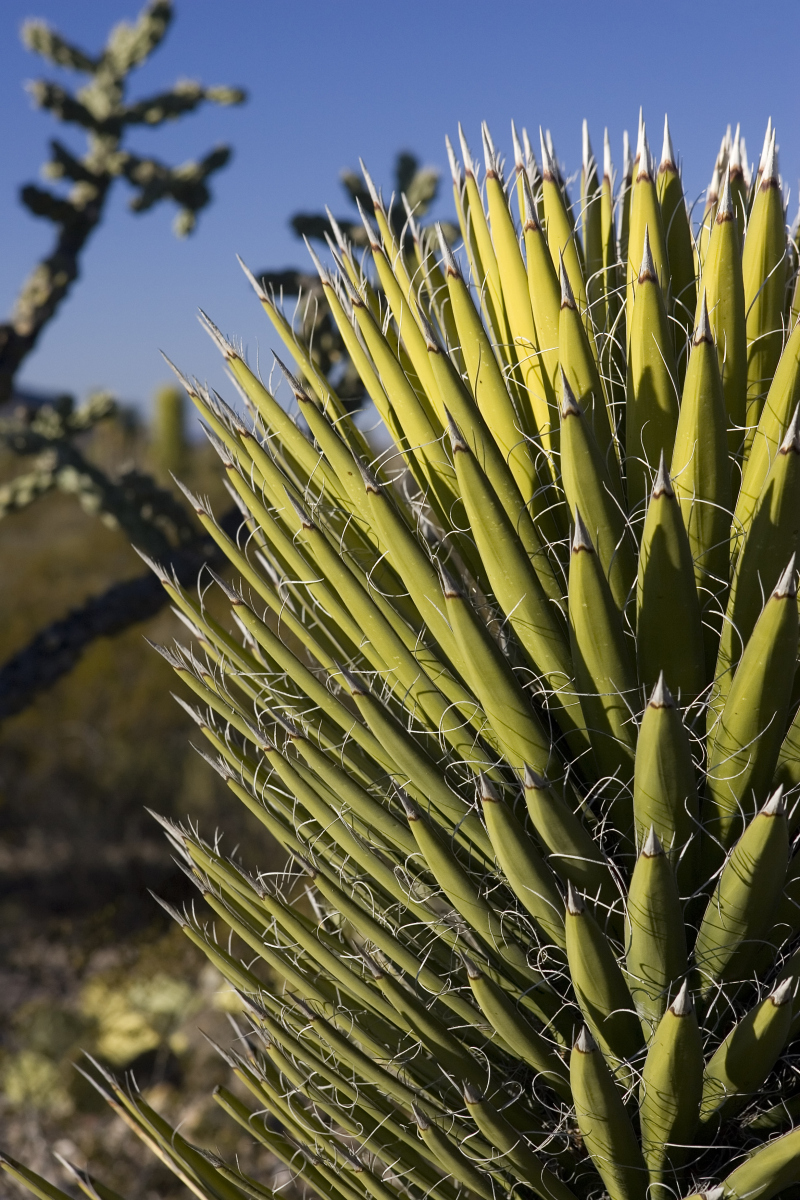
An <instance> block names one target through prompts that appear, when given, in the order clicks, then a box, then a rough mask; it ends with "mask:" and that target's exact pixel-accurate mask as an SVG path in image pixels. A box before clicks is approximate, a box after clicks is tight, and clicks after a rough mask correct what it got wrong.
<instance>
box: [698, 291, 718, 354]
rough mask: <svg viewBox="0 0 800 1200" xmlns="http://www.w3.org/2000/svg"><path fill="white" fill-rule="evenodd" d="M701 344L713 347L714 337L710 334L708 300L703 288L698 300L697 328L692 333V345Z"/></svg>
mask: <svg viewBox="0 0 800 1200" xmlns="http://www.w3.org/2000/svg"><path fill="white" fill-rule="evenodd" d="M701 342H708V344H709V345H710V346H713V345H714V335H713V334H712V332H711V322H710V321H709V319H708V299H707V297H706V290H705V288H703V295H702V297H701V300H700V320H699V321H698V322H697V328H696V329H695V331H694V345H695V346H699V345H700V343H701Z"/></svg>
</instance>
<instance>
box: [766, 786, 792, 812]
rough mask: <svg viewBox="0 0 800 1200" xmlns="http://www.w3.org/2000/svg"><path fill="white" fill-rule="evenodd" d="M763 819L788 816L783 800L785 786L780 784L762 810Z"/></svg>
mask: <svg viewBox="0 0 800 1200" xmlns="http://www.w3.org/2000/svg"><path fill="white" fill-rule="evenodd" d="M761 815H762V816H763V817H783V816H785V815H786V801H785V800H784V798H783V784H780V785H779V786H778V787H777V788H776V789H775V791H774V792H773V793H772V795H771V796H770V798H769V800H768V801H767V803H766V804H765V805H764V807H763V808H762V810H761Z"/></svg>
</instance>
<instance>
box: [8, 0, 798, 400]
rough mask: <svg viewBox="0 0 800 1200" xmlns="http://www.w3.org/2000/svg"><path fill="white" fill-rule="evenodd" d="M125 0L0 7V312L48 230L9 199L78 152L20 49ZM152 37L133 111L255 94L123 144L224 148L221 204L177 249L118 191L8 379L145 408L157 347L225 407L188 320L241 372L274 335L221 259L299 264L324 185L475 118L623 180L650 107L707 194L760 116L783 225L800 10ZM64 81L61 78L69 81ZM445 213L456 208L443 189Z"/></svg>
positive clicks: (211, 359) (716, 8)
mask: <svg viewBox="0 0 800 1200" xmlns="http://www.w3.org/2000/svg"><path fill="white" fill-rule="evenodd" d="M137 11H138V4H137V0H3V3H2V5H0V47H1V48H2V49H1V50H0V53H1V54H2V70H1V71H0V103H2V112H3V114H4V119H3V121H2V122H0V161H2V163H3V165H4V170H3V173H2V178H0V256H1V258H2V263H3V270H2V272H0V309H1V310H2V311H3V312H4V313H5V312H8V310H9V309H10V307H11V304H12V303H13V298H14V295H15V293H16V290H17V288H18V286H19V283H20V282H21V280H22V279H23V278H24V276H25V275H26V274H27V272H28V271H29V270H30V268H31V267H32V266H33V264H34V263H35V261H36V259H37V257H38V256H39V255H41V254H42V253H43V252H45V251H46V250H47V248H48V246H49V244H50V241H51V231H50V226H49V224H48V223H47V222H44V221H38V220H36V219H35V218H33V217H30V216H29V215H28V214H27V213H26V212H25V211H24V210H23V209H22V208H21V207H20V205H19V203H18V201H17V188H18V186H19V185H20V184H21V183H25V182H28V181H31V180H35V179H36V178H37V173H38V169H39V166H40V164H41V162H42V161H43V160H44V157H45V153H46V146H47V140H48V138H49V137H51V136H53V135H54V134H57V135H58V136H59V137H63V138H65V140H68V141H70V142H71V143H72V144H74V145H75V146H78V147H79V146H81V144H82V139H81V138H80V136H79V135H78V134H77V133H75V134H73V133H70V132H68V133H66V134H65V133H64V128H63V127H62V126H58V127H56V123H55V122H53V121H52V120H51V119H50V118H49V117H48V116H47V115H46V114H43V113H39V112H36V111H35V110H33V109H32V107H31V105H30V102H29V100H28V97H27V95H26V94H25V92H24V90H23V82H24V80H26V79H29V78H32V77H35V76H38V75H40V74H44V75H47V76H49V77H54V76H56V75H57V73H56V72H54V71H53V69H52V68H49V67H45V68H44V70H42V69H41V66H40V61H39V60H38V59H37V58H36V57H35V56H33V55H31V54H29V53H27V52H26V51H25V50H24V49H23V47H22V46H21V44H20V42H19V36H18V31H19V26H20V24H21V22H22V20H23V19H24V18H25V17H27V16H40V17H44V18H45V19H47V20H48V21H50V22H51V23H52V24H54V25H55V26H56V27H58V28H59V29H61V31H62V32H63V33H64V34H65V35H66V36H68V37H69V38H70V40H73V41H76V42H77V43H78V44H81V45H85V47H86V48H87V49H90V50H96V49H98V48H99V47H100V45H101V44H102V42H103V40H104V37H105V34H106V32H107V29H108V28H109V26H110V25H111V24H112V23H113V22H115V21H117V20H120V19H122V18H125V17H128V18H130V17H133V16H134V15H135V14H136V12H137ZM176 12H177V16H176V20H175V22H174V25H173V28H172V30H171V32H170V34H169V35H168V38H167V40H166V42H165V43H164V44H163V46H162V47H161V48H160V50H159V51H158V52H157V53H156V54H155V55H154V56H153V58H152V59H151V61H150V62H149V63H148V64H147V66H146V67H145V68H144V69H142V70H141V71H140V72H138V74H137V76H136V77H135V79H134V81H133V86H132V89H131V94H132V95H134V96H138V95H143V94H146V93H148V92H150V91H153V90H157V89H160V88H162V87H164V86H166V85H168V84H170V83H171V82H172V81H173V80H174V79H175V78H177V77H179V76H183V77H190V78H199V79H201V80H203V81H204V82H206V83H236V84H240V85H243V86H244V87H246V88H247V89H248V90H249V92H250V102H249V103H248V105H247V106H246V107H244V108H241V109H217V108H214V107H211V106H209V107H208V108H205V109H203V110H201V111H200V113H198V114H196V115H193V116H191V117H189V118H185V119H183V120H181V121H180V122H178V123H176V124H174V125H171V126H168V127H164V128H161V129H158V130H155V131H149V130H142V131H138V132H137V133H136V134H135V135H134V137H133V139H132V141H131V145H132V146H133V147H134V148H135V149H137V150H139V151H140V152H148V151H152V153H153V154H154V155H155V156H156V157H159V158H161V159H163V160H166V161H172V162H180V161H183V160H185V159H188V158H190V157H195V156H197V155H200V154H202V153H204V152H205V151H206V150H207V149H209V148H210V147H211V146H212V145H213V144H215V143H217V142H220V141H229V142H231V143H232V144H233V146H234V148H235V157H234V160H233V162H232V164H231V165H230V166H229V167H228V168H227V169H226V170H225V171H223V172H222V173H221V174H220V175H218V176H217V177H216V179H215V181H214V184H213V187H214V192H215V201H214V204H213V206H212V207H211V208H210V209H209V210H208V211H206V212H205V213H203V214H202V215H201V218H200V223H199V228H198V230H197V232H196V233H195V234H194V235H193V237H191V238H190V239H188V240H185V241H182V242H179V241H178V240H176V239H175V238H174V237H173V235H172V233H171V220H172V216H173V211H172V210H171V209H170V208H169V206H163V207H160V208H158V209H156V210H155V211H153V212H151V213H149V214H145V215H142V216H135V215H132V214H130V213H129V212H128V211H127V209H126V203H127V199H128V193H127V189H126V185H125V184H120V185H119V187H118V190H117V192H116V195H115V197H114V199H113V200H112V203H111V205H110V206H109V210H108V213H107V216H106V220H105V223H104V225H103V226H102V228H101V229H100V230H99V231H98V232H97V233H96V234H95V236H94V239H93V241H92V242H91V245H90V247H89V249H88V251H87V253H85V255H84V258H83V277H82V279H81V281H80V282H79V283H78V284H77V285H76V287H75V290H74V292H73V294H72V296H71V297H70V299H69V300H68V301H67V302H66V303H65V305H64V307H63V308H62V310H61V313H60V314H59V316H58V318H57V319H56V320H55V321H54V322H53V323H52V324H51V325H50V326H49V327H48V329H47V331H46V332H45V334H44V335H43V337H42V339H41V342H40V346H39V348H38V349H37V351H36V352H35V354H34V355H32V356H31V357H30V358H29V359H28V361H27V363H26V365H25V367H24V370H23V372H22V375H21V378H20V382H22V383H24V384H28V385H30V386H41V387H47V388H59V389H65V390H70V391H73V392H75V393H77V394H78V395H82V394H85V393H86V392H87V390H89V389H91V388H94V387H107V388H110V389H112V390H113V391H114V392H115V393H116V394H117V395H119V396H120V397H121V398H123V399H125V400H127V401H130V402H136V403H138V404H141V405H146V403H147V401H148V398H149V396H150V395H151V394H152V391H153V388H154V387H155V386H156V385H157V384H158V383H159V382H161V381H163V380H164V378H165V370H164V366H163V363H162V361H161V359H160V357H159V353H158V351H159V348H163V349H164V350H165V351H166V352H167V353H168V354H169V355H170V357H171V358H173V359H174V360H175V361H176V362H177V363H178V364H179V365H180V366H181V367H182V368H183V369H184V370H186V371H187V372H189V373H192V374H196V375H198V376H200V377H201V378H207V379H209V380H210V381H211V382H214V383H215V384H217V385H221V390H223V391H225V390H227V389H225V387H224V383H223V379H224V376H223V373H222V370H221V367H220V363H219V361H218V357H217V355H216V352H215V351H214V350H213V348H212V346H211V344H210V343H209V342H208V339H207V338H206V336H205V335H204V334H203V333H202V331H201V330H200V327H199V325H198V324H197V321H196V319H195V313H196V310H197V307H198V306H201V307H202V308H204V309H205V310H206V311H207V312H208V313H209V315H211V316H212V318H213V319H214V320H215V321H216V322H217V324H218V325H220V326H221V328H222V329H223V330H225V331H226V332H229V333H232V334H233V333H235V334H237V335H238V336H240V337H241V338H242V339H243V340H244V343H245V345H246V346H247V348H248V351H249V353H250V355H251V357H252V358H253V359H255V358H256V356H257V355H258V356H259V357H260V359H261V361H262V362H266V361H268V356H269V350H270V347H271V346H273V345H275V344H276V343H275V338H274V335H272V333H271V330H270V328H269V327H268V325H267V322H266V318H265V317H264V316H263V314H262V312H261V309H260V306H259V305H258V304H257V302H256V301H255V300H254V298H253V297H252V294H251V293H250V292H249V287H248V285H247V283H246V281H245V279H244V277H243V276H242V274H241V272H240V270H239V267H238V266H237V264H236V261H235V257H234V255H235V254H236V253H239V254H241V255H242V257H243V258H244V259H245V260H246V261H247V262H248V263H249V264H250V265H251V266H252V267H254V268H258V267H261V268H264V267H275V268H280V267H284V266H289V265H304V263H305V250H304V248H303V246H302V244H301V243H298V242H297V241H296V240H295V239H294V237H293V235H292V233H291V231H290V230H289V228H288V226H287V220H288V217H289V216H290V214H291V213H293V212H294V211H296V210H297V209H306V210H317V209H320V208H321V207H322V206H323V204H325V203H329V204H331V207H332V208H333V209H334V211H335V212H337V211H338V212H346V211H347V205H346V203H345V202H344V200H343V196H342V192H341V189H340V186H339V184H338V181H337V176H338V171H339V169H340V168H341V167H342V166H345V165H351V166H356V165H357V163H358V157H359V155H361V156H362V157H363V158H364V160H365V162H366V163H367V165H368V166H369V168H370V170H371V172H372V173H373V176H374V177H375V179H376V180H377V181H379V182H380V181H385V182H387V183H388V181H389V179H390V177H391V165H392V161H393V158H394V155H395V153H396V151H397V150H398V149H400V148H403V147H408V148H410V149H413V150H414V151H415V152H417V153H418V154H419V156H420V157H421V158H422V159H423V160H424V161H425V162H430V163H435V164H437V165H439V166H440V167H442V168H443V169H445V170H446V158H445V152H444V135H445V133H446V132H449V133H450V134H451V136H452V135H453V134H454V133H455V131H456V128H457V122H458V121H459V120H461V121H462V122H463V124H464V126H465V128H466V130H467V133H468V137H469V138H470V140H471V142H472V144H473V146H474V147H475V148H476V149H477V148H478V146H479V142H480V139H479V124H480V121H481V119H486V120H488V121H489V124H490V127H491V128H492V131H493V134H494V137H495V141H496V142H497V143H498V144H499V145H500V146H502V147H504V148H505V149H506V150H508V149H509V141H510V135H509V122H510V120H511V118H512V117H513V118H514V119H515V120H516V121H517V123H518V124H519V125H524V124H525V125H527V126H528V128H529V129H530V130H531V131H532V132H533V131H535V130H536V128H537V126H538V125H539V124H540V123H541V124H542V125H545V126H549V128H550V129H551V130H552V133H553V137H554V140H555V144H556V149H557V151H558V154H559V157H560V158H561V160H562V161H563V162H565V163H566V165H567V167H568V168H569V169H570V170H574V169H576V168H577V167H578V166H579V158H580V144H581V143H580V129H581V120H582V119H583V117H587V118H588V119H589V123H590V130H591V134H592V138H593V141H594V144H595V148H596V150H600V148H601V147H602V136H603V127H604V125H607V126H608V128H609V132H610V134H611V138H612V146H613V153H614V158H615V163H616V164H617V165H619V162H620V160H621V151H622V132H623V129H625V128H627V129H629V130H630V131H631V133H632V134H633V133H634V132H635V128H636V121H637V114H638V108H639V105H640V104H642V105H643V106H644V113H645V118H646V120H647V122H648V128H649V130H650V136H651V142H652V143H653V145H654V149H655V150H656V152H658V151H660V144H661V130H662V124H663V119H664V113H665V111H666V112H668V113H669V117H670V125H671V128H672V132H673V140H674V143H675V148H676V150H677V151H678V153H679V154H680V155H681V156H682V158H683V161H684V179H685V183H686V188H687V193H689V194H691V195H692V196H694V195H696V194H697V193H698V192H699V191H700V189H701V188H703V187H705V185H706V184H707V182H708V178H709V176H710V173H711V169H712V166H713V161H714V155H715V153H716V150H717V147H718V145H719V140H720V137H721V136H722V134H723V133H724V130H725V127H726V125H727V124H728V122H733V123H734V124H735V123H736V122H737V121H741V123H742V129H743V132H744V134H745V136H746V138H747V145H748V152H749V156H750V158H751V160H752V159H753V158H754V157H757V155H758V153H759V151H760V146H761V141H762V138H763V133H764V128H765V125H766V121H767V117H768V116H770V115H771V116H772V117H773V120H774V121H775V123H776V126H777V130H778V141H779V145H780V150H781V170H782V173H783V176H784V180H785V181H786V183H787V184H788V185H789V186H790V187H791V191H792V198H791V203H790V215H794V212H795V211H796V208H797V191H798V176H800V110H799V109H798V90H797V82H796V79H797V46H798V45H799V44H800V4H798V3H797V0H771V3H769V4H763V3H762V4H754V3H752V0H750V2H749V3H742V2H740V0H728V3H727V4H724V5H719V4H708V3H707V4H697V3H689V2H687V0H672V2H671V3H669V4H654V3H652V2H650V3H644V4H642V3H633V2H632V0H606V2H605V3H599V2H592V3H589V2H586V0H572V3H569V4H565V3H560V4H559V3H552V2H551V3H549V4H542V3H539V2H538V0H534V2H532V3H528V4H521V3H519V0H516V2H513V3H512V2H508V0H493V2H492V3H478V2H476V0H461V2H459V3H458V4H455V3H443V2H441V0H439V2H438V3H437V2H436V0H433V2H431V0H427V2H425V3H423V2H421V0H404V2H403V3H400V4H396V3H395V4H381V3H375V2H374V0H373V2H372V3H366V2H365V0H336V2H335V3H330V2H328V3H321V2H318V0H308V2H306V3H302V2H301V0H289V2H288V3H287V2H284V3H278V2H277V0H177V3H176ZM66 78H67V79H69V78H71V77H66ZM444 183H445V186H444V187H443V189H442V196H443V199H442V203H441V204H440V205H439V211H440V213H442V214H443V215H446V214H447V213H448V212H449V211H450V202H449V179H447V178H445V180H444Z"/></svg>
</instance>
